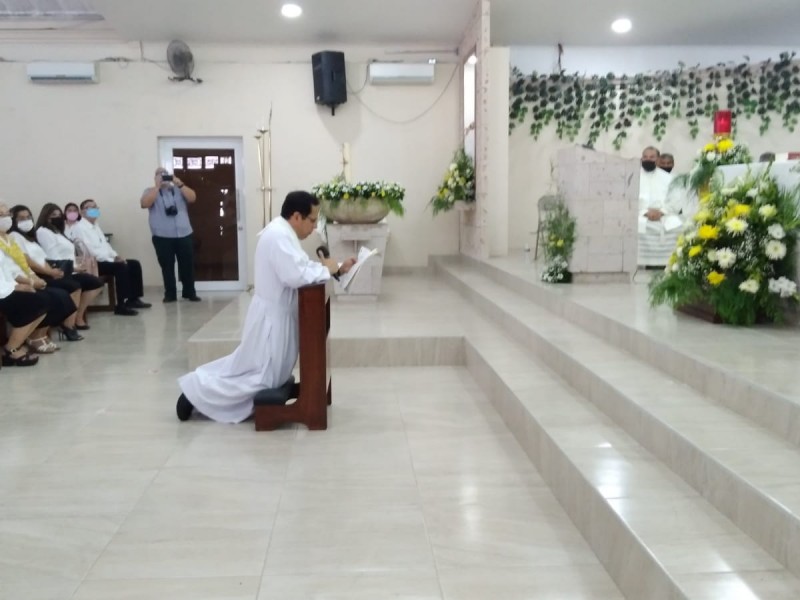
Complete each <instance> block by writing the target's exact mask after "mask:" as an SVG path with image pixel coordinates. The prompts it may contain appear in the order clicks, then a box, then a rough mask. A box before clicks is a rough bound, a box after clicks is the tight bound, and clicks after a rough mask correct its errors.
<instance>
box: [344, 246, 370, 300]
mask: <svg viewBox="0 0 800 600" xmlns="http://www.w3.org/2000/svg"><path fill="white" fill-rule="evenodd" d="M378 252H379V251H378V249H377V248H374V249H372V250H370V249H369V248H365V247H364V246H361V249H360V250H359V251H358V259H357V261H356V264H354V265H353V266H352V267H351V269H350V270H349V271H348V272H347V273H345V274H344V275H342V276H341V277H340V278H339V284H340V285H341V286H342V288H343V289H344V290H345V291H346V290H347V289H348V288H349V287H350V284H352V283H353V280H354V279H355V278H356V274H358V272H359V270H361V267H362V266H364V263H365V262H367V261H368V260H369V259H370V258H372V257H373V256H375V255H376V254H378Z"/></svg>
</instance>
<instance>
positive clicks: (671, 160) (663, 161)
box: [658, 152, 675, 173]
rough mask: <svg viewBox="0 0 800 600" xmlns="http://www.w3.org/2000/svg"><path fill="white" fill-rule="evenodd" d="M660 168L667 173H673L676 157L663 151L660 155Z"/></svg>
mask: <svg viewBox="0 0 800 600" xmlns="http://www.w3.org/2000/svg"><path fill="white" fill-rule="evenodd" d="M658 168H659V169H661V170H662V171H666V172H667V173H672V170H673V169H674V168H675V157H674V156H672V154H668V153H666V152H662V153H661V155H660V156H659V157H658Z"/></svg>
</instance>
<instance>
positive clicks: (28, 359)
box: [2, 347, 39, 367]
mask: <svg viewBox="0 0 800 600" xmlns="http://www.w3.org/2000/svg"><path fill="white" fill-rule="evenodd" d="M20 351H24V349H23V348H21V347H20V348H3V359H2V363H3V366H4V367H32V366H33V365H35V364H36V363H38V362H39V357H38V356H34V355H32V354H31V353H30V352H25V353H24V354H23V355H22V356H17V357H16V358H15V357H14V354H16V353H17V352H20Z"/></svg>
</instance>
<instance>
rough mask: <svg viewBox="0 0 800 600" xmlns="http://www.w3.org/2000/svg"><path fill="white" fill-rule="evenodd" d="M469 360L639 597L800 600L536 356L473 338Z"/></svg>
mask: <svg viewBox="0 0 800 600" xmlns="http://www.w3.org/2000/svg"><path fill="white" fill-rule="evenodd" d="M466 359H467V367H468V369H469V371H470V373H471V375H472V377H473V378H474V379H475V380H476V381H477V382H478V385H479V386H480V387H481V388H482V390H483V391H484V393H485V394H486V395H487V396H488V397H489V398H490V399H491V401H492V402H493V404H494V406H495V407H496V409H497V410H498V412H499V413H500V414H501V415H502V417H503V419H504V421H505V422H506V425H507V426H508V428H509V429H510V430H511V431H512V433H513V434H514V436H515V437H516V438H517V440H518V441H519V443H520V445H521V446H522V448H523V449H524V450H525V452H526V453H527V454H528V456H529V457H530V458H531V460H532V462H533V463H534V464H535V466H536V468H537V469H538V470H539V472H540V474H541V476H542V478H543V479H544V480H545V481H546V482H547V484H548V486H549V487H550V489H551V490H552V492H553V494H554V495H555V497H556V498H557V499H558V500H559V502H560V503H561V504H562V506H563V507H564V509H565V511H566V512H567V514H568V516H569V517H570V519H572V521H573V523H574V524H575V526H576V527H577V528H578V530H579V531H580V532H581V534H582V535H583V536H584V538H585V539H586V540H587V542H588V543H589V545H590V547H591V548H592V550H593V551H594V553H595V555H596V556H597V558H598V559H599V560H600V562H601V563H602V564H603V566H604V567H605V568H606V570H607V571H608V573H609V575H611V577H612V578H613V579H614V581H615V583H616V584H617V586H618V587H619V589H620V590H621V591H622V593H623V594H625V596H626V597H627V598H632V599H633V598H635V599H643V598H659V599H661V598H664V599H667V598H675V599H678V598H689V599H693V598H704V599H705V598H714V599H718V598H738V597H748V598H771V599H778V598H780V599H785V600H789V599H795V598H797V597H800V580H798V579H797V578H796V577H794V576H793V575H792V574H791V573H789V572H788V571H787V570H786V569H785V568H783V567H782V566H781V565H780V564H779V563H778V562H777V561H776V560H775V559H774V558H772V557H771V556H769V554H768V553H767V552H765V551H764V550H763V549H762V548H761V547H759V546H758V545H757V544H756V543H755V542H753V540H751V539H750V538H749V537H748V536H747V535H745V534H744V533H742V531H741V530H740V529H738V528H737V527H736V526H735V525H734V524H733V523H731V522H730V521H729V520H728V519H727V518H725V517H724V516H723V515H721V514H719V512H718V511H717V510H715V508H714V507H713V506H712V505H711V504H710V503H709V502H708V501H707V500H706V499H705V498H703V497H702V496H701V495H700V494H698V493H697V492H696V491H695V490H693V489H692V488H691V487H690V486H689V485H688V484H687V483H686V482H684V481H683V480H682V479H681V478H680V477H678V476H677V475H676V474H675V473H673V472H672V471H671V470H670V469H669V468H668V467H666V466H665V465H664V464H662V463H661V462H660V461H659V460H658V459H656V458H655V457H654V456H652V455H651V454H650V453H649V452H648V451H647V450H645V449H644V448H643V447H642V446H641V445H640V444H638V443H637V442H636V441H635V440H634V439H633V438H632V437H631V436H629V435H628V434H627V433H626V432H625V431H623V430H622V428H621V427H619V426H618V425H617V424H615V423H614V422H613V421H611V419H609V418H608V417H607V416H606V415H604V414H603V413H602V412H600V410H598V409H597V408H596V407H595V406H593V405H592V404H591V403H590V402H588V401H587V400H585V399H584V398H582V397H581V396H580V395H579V394H578V393H577V392H576V391H575V390H573V389H572V388H570V387H569V386H568V385H567V384H566V383H565V382H564V381H563V380H562V379H561V378H560V377H558V376H557V375H556V374H555V373H554V372H552V371H551V370H550V369H549V368H548V367H547V366H546V365H544V364H543V363H542V362H539V361H538V359H537V358H534V357H533V356H532V355H531V352H530V349H529V348H528V347H527V346H526V345H523V344H520V343H519V342H517V341H515V340H514V339H512V338H511V337H510V336H507V335H505V334H503V333H502V332H500V331H496V332H495V333H494V335H470V334H468V335H467V338H466ZM745 592H747V593H748V594H749V595H746V594H745Z"/></svg>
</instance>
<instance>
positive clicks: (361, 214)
mask: <svg viewBox="0 0 800 600" xmlns="http://www.w3.org/2000/svg"><path fill="white" fill-rule="evenodd" d="M321 205H322V206H321V210H322V214H323V215H325V218H326V219H327V220H328V221H330V222H334V223H341V224H343V225H368V224H373V223H379V222H380V221H382V220H383V219H384V217H386V215H388V214H389V205H388V204H387V203H386V201H385V200H383V199H381V198H377V197H372V198H349V199H347V200H340V201H339V202H336V203H335V204H334V203H332V202H330V201H329V200H322V201H321Z"/></svg>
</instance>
